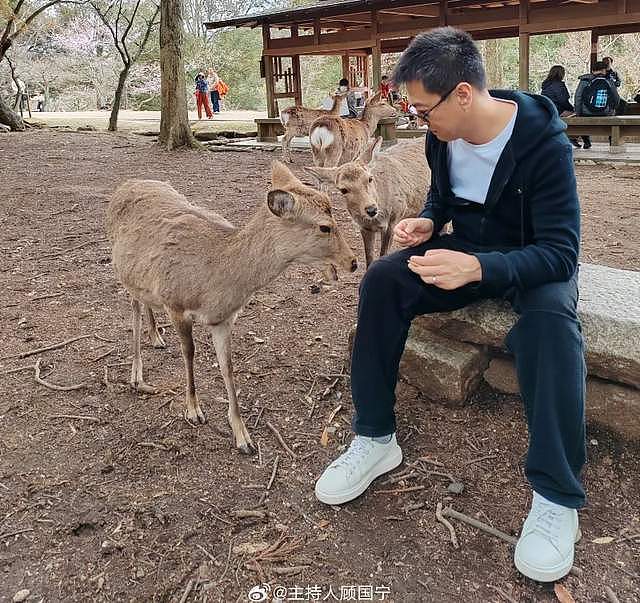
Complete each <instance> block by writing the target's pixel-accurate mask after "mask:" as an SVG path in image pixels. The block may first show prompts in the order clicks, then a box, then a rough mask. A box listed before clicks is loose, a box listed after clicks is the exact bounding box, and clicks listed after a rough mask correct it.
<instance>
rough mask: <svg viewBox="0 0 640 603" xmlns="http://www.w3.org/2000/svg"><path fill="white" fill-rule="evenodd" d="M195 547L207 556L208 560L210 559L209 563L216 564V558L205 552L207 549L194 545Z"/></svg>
mask: <svg viewBox="0 0 640 603" xmlns="http://www.w3.org/2000/svg"><path fill="white" fill-rule="evenodd" d="M196 546H197V547H198V548H199V549H200V550H201V551H202V552H203V553H204V554H205V555H206V556H207V557H209V559H211V561H213V563H214V565H215V563H216V558H215V557H214V556H213V555H212V554H211V553H210V552H209V551H207V549H205V548H204V547H203V546H200V545H199V544H196Z"/></svg>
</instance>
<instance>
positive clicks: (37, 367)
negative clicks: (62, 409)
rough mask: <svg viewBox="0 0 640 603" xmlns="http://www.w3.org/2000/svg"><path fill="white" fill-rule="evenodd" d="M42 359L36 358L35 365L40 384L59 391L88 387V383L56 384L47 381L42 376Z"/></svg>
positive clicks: (37, 381)
mask: <svg viewBox="0 0 640 603" xmlns="http://www.w3.org/2000/svg"><path fill="white" fill-rule="evenodd" d="M41 360H42V359H41V358H38V360H36V364H35V366H34V367H33V368H34V369H35V373H36V374H35V379H36V383H39V384H40V385H44V386H45V387H48V388H49V389H52V390H55V391H58V392H71V391H74V390H76V389H84V388H85V387H87V385H86V383H79V384H78V385H56V384H55V383H50V382H49V381H45V380H44V379H42V378H41V377H40V361H41Z"/></svg>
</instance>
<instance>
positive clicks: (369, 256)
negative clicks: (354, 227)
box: [360, 230, 376, 268]
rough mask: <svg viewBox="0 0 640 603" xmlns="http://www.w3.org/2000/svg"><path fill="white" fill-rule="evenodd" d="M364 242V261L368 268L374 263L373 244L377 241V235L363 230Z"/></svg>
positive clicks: (361, 232)
mask: <svg viewBox="0 0 640 603" xmlns="http://www.w3.org/2000/svg"><path fill="white" fill-rule="evenodd" d="M360 234H361V235H362V241H363V242H364V259H365V262H366V264H367V268H369V266H370V265H371V263H372V262H373V242H374V240H375V236H376V233H375V232H373V231H371V230H361V231H360Z"/></svg>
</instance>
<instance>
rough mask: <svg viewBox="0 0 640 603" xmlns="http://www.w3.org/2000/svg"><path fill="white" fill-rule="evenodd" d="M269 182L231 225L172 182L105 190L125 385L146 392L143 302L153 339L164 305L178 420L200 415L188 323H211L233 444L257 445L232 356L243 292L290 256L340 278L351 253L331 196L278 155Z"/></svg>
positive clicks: (270, 276) (158, 341)
mask: <svg viewBox="0 0 640 603" xmlns="http://www.w3.org/2000/svg"><path fill="white" fill-rule="evenodd" d="M271 183H272V184H271V188H270V190H269V191H268V192H267V195H266V201H265V202H264V203H260V205H259V206H258V208H257V210H256V211H255V213H254V215H253V216H252V217H251V218H250V219H249V220H248V221H247V222H246V223H245V224H244V225H243V226H242V227H236V226H234V225H233V224H232V223H231V222H229V221H228V220H226V219H225V218H224V217H223V216H221V215H219V214H217V213H215V212H213V211H209V210H207V209H204V208H201V207H198V206H196V205H193V204H191V203H190V202H189V201H187V199H186V198H185V197H184V195H181V194H180V193H178V192H177V191H176V190H175V189H174V188H173V187H172V186H171V185H170V184H168V183H166V182H159V181H156V180H128V181H126V182H124V183H123V184H122V185H121V186H120V187H119V188H118V189H117V190H116V191H115V193H114V194H113V197H112V199H111V201H110V203H109V207H108V210H107V219H106V229H107V234H108V237H109V240H110V242H111V247H112V263H113V268H114V271H115V274H116V277H117V278H118V280H119V281H120V282H121V283H122V285H123V286H124V288H125V289H126V290H127V291H128V292H129V294H130V296H131V312H132V326H133V340H132V351H133V362H132V365H131V378H130V385H131V388H132V389H133V390H134V391H136V392H147V393H153V392H155V391H156V389H155V388H154V387H153V386H151V385H149V384H147V383H145V381H144V379H143V370H142V359H141V356H140V339H141V329H142V310H143V309H144V312H145V314H146V316H147V319H148V321H149V336H150V340H151V343H152V345H154V347H163V346H164V341H163V340H162V337H161V336H160V333H159V332H158V329H157V326H156V321H155V317H154V310H157V309H164V310H165V312H166V313H167V315H168V316H169V319H170V321H171V323H172V325H173V326H174V328H175V330H176V333H177V334H178V336H179V338H180V344H181V349H182V357H183V360H184V367H185V374H186V396H185V411H184V414H185V418H186V419H187V420H188V421H189V422H190V423H192V424H194V425H196V426H198V425H200V424H204V423H205V422H206V417H205V415H204V413H203V411H202V408H201V406H200V401H199V399H198V395H197V393H196V386H195V381H194V369H193V359H194V353H195V346H194V341H193V324H194V322H196V321H198V322H201V323H203V324H204V325H205V326H206V328H207V329H208V330H209V332H210V334H211V337H212V340H213V345H214V348H215V351H216V356H217V358H218V364H219V366H220V371H221V373H222V377H223V380H224V384H225V388H226V392H227V398H228V403H229V406H228V412H227V418H228V421H229V425H230V426H231V430H232V432H233V438H234V441H235V446H236V448H237V449H238V450H239V451H240V452H241V453H244V454H252V453H254V452H255V447H254V445H253V442H252V441H251V437H250V435H249V432H248V431H247V428H246V426H245V424H244V422H243V420H242V417H241V416H240V411H239V407H238V397H237V394H236V388H235V384H234V380H233V367H232V363H231V334H232V327H233V324H234V322H235V321H236V318H237V317H238V314H239V313H240V311H241V310H242V308H243V306H244V305H245V304H246V303H247V301H248V300H249V299H250V297H251V296H252V295H253V293H255V292H256V291H257V290H259V289H260V288H262V287H264V286H265V285H267V284H269V283H270V282H271V281H273V280H274V279H276V278H277V277H278V276H279V275H280V274H281V273H282V272H284V270H285V269H286V268H287V267H288V266H289V265H291V264H294V263H301V264H305V265H309V266H317V267H320V268H321V269H322V270H323V272H324V273H325V276H327V277H328V278H330V279H332V280H337V279H338V268H340V269H344V270H348V271H351V272H354V271H355V270H356V269H357V266H358V264H357V261H356V258H355V255H354V253H353V251H352V250H351V249H350V248H349V246H348V245H347V243H346V241H345V239H344V237H343V235H342V233H341V231H340V230H339V229H338V226H337V224H336V222H335V219H334V218H333V216H332V214H331V205H330V202H329V197H328V195H326V194H325V193H322V192H320V191H317V190H316V189H314V188H313V187H310V186H308V185H305V184H303V183H302V182H301V181H300V180H299V179H298V178H297V177H296V176H295V175H294V174H293V173H292V172H291V171H290V170H289V169H288V168H287V167H286V166H285V165H284V164H283V163H281V162H279V161H275V162H273V164H272V169H271Z"/></svg>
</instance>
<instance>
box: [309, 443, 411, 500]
mask: <svg viewBox="0 0 640 603" xmlns="http://www.w3.org/2000/svg"><path fill="white" fill-rule="evenodd" d="M401 462H402V450H401V449H400V446H398V442H397V441H396V434H395V433H394V434H393V435H392V436H391V440H390V441H389V442H388V443H387V444H381V443H380V442H376V441H375V440H374V439H373V438H369V437H366V436H359V435H357V436H355V437H354V438H353V441H352V442H351V445H350V446H349V449H348V450H347V451H346V452H345V453H344V454H343V455H341V456H339V457H338V458H337V459H336V460H335V461H333V463H331V465H329V466H328V467H327V468H326V469H325V470H324V473H323V474H322V475H321V476H320V479H318V481H317V482H316V497H317V498H318V500H319V501H320V502H323V503H326V504H328V505H341V504H342V503H346V502H348V501H350V500H353V499H354V498H357V497H358V496H360V495H361V494H362V493H363V492H364V491H365V490H366V489H367V488H368V487H369V486H370V485H371V482H372V481H373V480H374V479H376V477H378V476H380V475H382V474H383V473H387V472H388V471H391V470H392V469H395V468H396V467H397V466H398V465H399V464H400V463H401Z"/></svg>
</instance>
